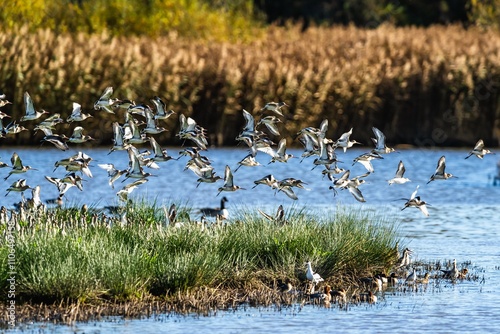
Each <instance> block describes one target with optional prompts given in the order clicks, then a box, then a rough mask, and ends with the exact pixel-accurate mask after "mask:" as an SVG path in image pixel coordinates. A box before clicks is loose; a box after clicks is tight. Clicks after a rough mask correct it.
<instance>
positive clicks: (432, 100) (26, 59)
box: [0, 26, 500, 146]
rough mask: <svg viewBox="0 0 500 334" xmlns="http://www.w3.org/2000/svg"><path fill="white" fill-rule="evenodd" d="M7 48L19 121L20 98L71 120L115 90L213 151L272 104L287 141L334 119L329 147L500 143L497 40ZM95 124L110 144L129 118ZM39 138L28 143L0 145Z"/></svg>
mask: <svg viewBox="0 0 500 334" xmlns="http://www.w3.org/2000/svg"><path fill="white" fill-rule="evenodd" d="M0 42H1V44H2V45H3V48H2V56H1V59H2V61H1V62H0V78H1V82H2V90H3V91H4V92H5V93H6V94H7V97H8V98H9V100H10V101H12V102H13V105H12V106H10V105H9V106H6V107H4V111H5V112H7V113H9V114H11V115H12V116H13V118H14V119H19V118H20V116H21V114H22V113H23V108H24V106H23V103H22V95H23V93H24V91H29V92H30V94H31V95H32V97H33V98H34V101H35V104H36V105H37V106H38V107H39V108H43V109H46V110H48V111H50V112H53V113H55V112H59V113H61V115H62V117H63V118H64V117H67V116H68V115H69V114H70V112H71V105H72V102H73V101H74V102H78V103H80V104H82V106H83V108H84V110H86V111H90V110H91V109H92V106H93V103H94V102H95V100H96V99H97V98H98V97H99V96H100V94H101V92H102V90H103V89H104V88H105V87H107V86H113V87H114V88H115V96H116V97H119V98H127V99H132V100H135V101H136V102H138V103H149V99H150V98H152V97H153V96H155V95H159V96H161V97H162V98H164V99H165V100H166V102H167V104H168V108H169V109H173V110H175V111H176V112H177V113H184V114H186V115H190V116H192V117H194V118H195V119H196V120H197V122H198V124H200V125H202V126H204V127H206V128H207V130H208V133H209V135H210V141H211V144H214V145H233V144H235V142H234V138H235V137H236V135H237V133H238V132H239V131H240V130H241V127H242V126H243V123H244V120H243V117H242V116H241V109H243V108H245V109H246V110H249V111H254V112H255V111H257V110H258V109H260V108H261V107H262V106H263V105H264V104H265V103H266V102H269V101H271V100H274V101H277V100H280V101H285V102H287V104H288V105H290V107H289V108H288V109H287V110H286V112H287V114H288V117H289V118H288V120H289V121H288V122H287V123H286V131H283V134H284V135H285V136H288V137H291V136H292V135H293V134H294V133H296V132H297V131H298V130H299V129H301V128H303V127H305V126H319V124H320V123H321V121H322V120H323V119H325V118H328V119H329V121H330V123H329V124H330V126H329V133H328V134H327V135H328V136H329V137H332V138H334V137H338V136H339V135H340V134H341V133H342V132H343V131H345V130H348V129H349V128H350V127H355V128H356V129H360V130H362V131H360V132H359V133H358V134H357V136H356V139H358V140H359V141H362V142H364V143H365V144H369V142H370V139H369V137H370V136H371V132H370V128H371V127H372V126H376V127H378V128H379V129H381V130H382V131H383V132H384V133H385V134H386V135H387V137H388V141H390V142H391V143H407V144H412V145H417V146H430V145H446V144H448V145H453V144H465V143H468V144H473V143H475V142H476V141H477V138H483V139H484V140H485V142H486V143H487V145H488V146H492V145H496V144H497V142H496V141H497V140H498V139H499V138H500V129H499V128H500V123H499V122H500V114H499V113H500V112H499V110H500V109H499V108H498V100H499V97H500V35H499V34H498V32H493V31H486V32H485V31H480V30H476V29H469V30H465V29H463V28H461V27H459V26H447V27H443V26H434V27H430V28H412V27H408V28H394V27H391V26H381V27H379V28H377V29H373V30H366V29H359V28H355V27H334V28H311V29H309V30H307V31H306V32H303V33H302V32H300V31H299V29H298V28H289V29H287V30H283V29H278V28H274V29H270V30H269V32H268V34H267V36H266V38H264V39H260V40H257V41H254V42H252V43H250V44H237V43H234V44H229V43H207V42H193V41H185V40H181V39H177V38H174V37H165V38H157V39H151V38H146V37H129V38H124V37H111V36H108V35H106V34H102V35H91V36H87V35H83V34H77V35H56V34H54V33H52V32H50V31H47V30H44V31H38V32H37V33H34V34H32V33H28V30H22V31H19V32H15V33H10V34H7V33H1V34H0ZM8 108H11V109H10V110H9V109H8ZM94 115H95V117H94V118H92V119H90V120H88V121H87V122H86V128H88V134H89V135H91V136H93V137H94V138H97V139H98V140H97V141H96V143H97V144H104V145H107V144H109V143H110V142H111V136H112V132H111V124H112V122H114V121H119V122H123V117H122V115H115V116H113V115H103V114H101V113H98V112H95V113H94ZM30 126H32V127H33V126H34V125H30ZM66 126H67V125H66ZM63 127H64V126H63ZM165 127H166V128H168V129H169V130H170V131H169V132H167V133H164V134H162V135H160V136H159V137H158V139H159V141H160V142H162V143H166V142H167V143H176V139H175V133H176V132H177V130H178V129H177V127H178V124H177V121H176V118H171V119H169V120H168V121H167V123H166V124H165ZM67 131H68V132H69V131H70V130H69V128H68V130H67ZM60 132H64V128H63V130H61V131H60ZM40 136H42V135H40ZM38 140H39V138H38V137H37V136H34V137H33V136H30V135H29V134H28V133H22V134H20V135H18V137H15V138H13V139H9V140H4V141H3V142H4V143H7V144H9V143H25V144H27V143H33V142H38Z"/></svg>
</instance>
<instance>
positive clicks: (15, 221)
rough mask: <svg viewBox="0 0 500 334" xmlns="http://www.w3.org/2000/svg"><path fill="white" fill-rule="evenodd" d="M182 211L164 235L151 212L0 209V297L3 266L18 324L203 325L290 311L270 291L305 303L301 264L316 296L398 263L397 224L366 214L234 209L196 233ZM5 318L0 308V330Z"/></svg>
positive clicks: (147, 208) (161, 215)
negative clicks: (215, 318)
mask: <svg viewBox="0 0 500 334" xmlns="http://www.w3.org/2000/svg"><path fill="white" fill-rule="evenodd" d="M192 211H194V210H191V209H190V208H187V207H182V206H181V207H178V215H177V224H175V226H174V224H168V223H167V222H168V219H167V218H166V210H164V209H163V207H162V206H159V205H156V204H152V205H151V204H145V203H136V204H132V203H129V204H128V205H127V206H126V207H124V208H120V212H119V213H118V214H115V215H111V214H109V213H107V214H106V213H105V212H104V211H103V210H97V209H94V208H86V207H85V208H82V209H80V208H58V209H53V210H40V209H29V210H22V211H21V212H19V211H14V210H7V209H5V208H3V209H2V212H1V216H0V220H1V222H0V229H1V230H2V242H1V246H0V261H1V262H2V265H1V266H0V282H1V283H0V290H1V293H2V295H4V296H6V295H7V294H8V292H9V289H10V288H11V286H10V283H9V280H8V279H9V277H10V276H11V270H10V269H9V267H10V264H14V266H15V275H14V276H15V303H16V308H17V311H16V312H17V313H16V320H17V321H18V322H19V321H46V320H52V321H62V322H70V321H75V320H88V319H91V318H99V317H100V316H103V315H126V316H141V315H149V314H151V313H153V312H170V311H173V312H192V311H194V312H203V313H206V312H210V310H215V309H223V308H229V307H235V306H237V305H239V304H240V303H249V304H250V305H271V304H276V305H282V304H289V303H293V302H296V301H297V298H296V296H295V297H293V298H292V297H291V295H290V296H289V297H286V296H284V294H283V293H282V292H281V290H280V289H279V283H281V282H288V283H290V284H291V286H293V287H295V289H296V290H297V291H304V293H307V292H306V291H307V289H308V283H309V282H308V281H307V278H306V265H305V264H306V262H308V261H310V262H312V264H313V267H314V270H315V271H316V272H318V273H320V275H321V276H322V278H323V279H324V280H325V281H324V282H322V284H323V283H324V284H328V285H329V286H331V287H332V288H334V289H351V290H353V287H356V286H359V280H358V279H359V277H369V276H373V275H375V274H376V273H383V274H387V275H388V274H389V273H390V271H391V270H393V267H394V264H395V262H396V261H397V260H398V255H397V253H398V252H397V245H398V233H397V223H395V222H389V221H388V220H387V219H383V218H380V217H376V216H372V215H370V214H366V213H360V212H354V211H349V210H346V209H338V210H337V211H336V212H335V213H334V214H331V215H328V216H324V217H319V216H317V215H316V214H314V213H310V212H306V210H300V209H293V208H292V209H289V211H288V212H287V213H286V215H285V219H284V220H282V221H279V222H275V221H271V220H268V219H266V218H265V217H263V216H262V215H260V214H259V213H258V212H257V211H256V210H255V212H253V211H252V210H250V209H244V210H241V212H239V213H236V214H234V215H233V216H234V217H233V218H232V219H231V220H228V221H223V222H215V221H214V222H208V223H207V222H203V223H202V222H197V221H190V220H189V216H190V215H189V213H190V212H192ZM191 216H195V214H191ZM9 228H10V230H9ZM12 228H13V229H12ZM11 232H12V233H11ZM9 235H12V236H11V237H9ZM9 238H10V239H9ZM12 241H13V243H12ZM11 245H13V246H14V248H13V249H14V251H15V261H14V262H12V261H11V262H9V261H10V260H9V252H10V246H11ZM11 257H12V256H11ZM318 290H319V289H318ZM7 307H8V305H6V304H5V302H4V303H2V306H0V309H2V314H3V315H4V316H3V318H4V319H5V317H6V316H8V311H7V309H6V308H7Z"/></svg>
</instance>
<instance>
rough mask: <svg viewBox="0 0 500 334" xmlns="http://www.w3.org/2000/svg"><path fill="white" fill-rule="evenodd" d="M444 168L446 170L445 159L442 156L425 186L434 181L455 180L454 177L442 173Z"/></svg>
mask: <svg viewBox="0 0 500 334" xmlns="http://www.w3.org/2000/svg"><path fill="white" fill-rule="evenodd" d="M445 168H446V159H445V157H444V155H443V156H442V157H441V158H439V160H438V164H437V168H436V171H435V172H434V174H433V175H432V176H431V178H430V179H429V181H428V182H427V184H429V183H431V182H432V181H434V180H447V179H449V178H452V177H454V178H456V176H454V175H452V174H450V173H446V172H445V171H444V169H445Z"/></svg>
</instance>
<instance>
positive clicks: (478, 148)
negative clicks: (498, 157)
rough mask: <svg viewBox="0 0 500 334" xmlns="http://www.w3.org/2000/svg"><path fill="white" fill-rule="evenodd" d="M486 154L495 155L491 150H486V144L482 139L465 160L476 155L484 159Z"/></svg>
mask: <svg viewBox="0 0 500 334" xmlns="http://www.w3.org/2000/svg"><path fill="white" fill-rule="evenodd" d="M486 154H495V153H492V152H491V151H490V150H487V149H485V148H484V142H483V140H482V139H479V140H478V141H477V143H476V146H474V148H473V149H472V151H470V152H469V155H468V156H466V157H465V159H469V158H470V157H471V156H472V155H475V156H476V157H478V158H479V159H482V158H483V157H484V156H485V155H486Z"/></svg>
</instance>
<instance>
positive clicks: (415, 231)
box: [0, 148, 500, 333]
mask: <svg viewBox="0 0 500 334" xmlns="http://www.w3.org/2000/svg"><path fill="white" fill-rule="evenodd" d="M16 150H17V152H18V154H19V155H20V156H21V158H22V160H23V163H24V164H26V165H31V166H33V167H36V168H37V169H38V171H29V172H28V173H26V174H24V175H23V176H22V177H24V178H26V179H27V180H28V184H29V185H31V186H35V185H37V184H38V185H40V186H41V187H42V200H46V199H49V198H55V197H57V190H56V188H55V186H53V185H52V184H50V183H49V182H48V181H46V180H45V179H44V176H45V175H49V176H53V177H62V176H63V175H64V171H63V170H62V168H59V169H58V170H56V171H55V172H53V164H54V162H55V161H56V160H58V159H62V158H66V157H68V156H70V155H71V154H73V153H76V152H70V153H67V152H61V151H57V150H55V149H48V150H40V149H19V148H16ZM107 151H108V150H107V149H92V150H86V151H85V153H87V154H88V155H90V156H91V157H92V158H94V162H93V163H92V165H93V166H92V167H91V169H92V172H93V174H94V177H93V178H92V179H87V181H86V182H85V183H84V191H83V192H80V191H79V190H78V189H76V188H72V189H70V190H69V191H68V193H67V196H66V202H67V203H72V204H75V205H80V204H82V203H94V205H95V206H97V207H100V206H106V205H114V204H116V203H117V202H118V201H117V199H116V196H115V193H116V191H117V190H118V189H120V187H122V186H123V185H124V184H126V183H121V184H120V181H121V180H119V181H118V182H116V187H115V190H113V189H111V188H110V187H109V186H108V184H107V175H106V172H105V171H104V170H101V169H100V168H98V167H97V164H98V163H108V162H113V163H114V164H115V165H116V166H117V167H118V168H121V169H124V168H126V167H127V164H128V160H127V154H126V153H125V152H114V153H112V154H110V155H107ZM178 151H179V148H171V149H169V154H170V155H174V156H176V155H177V152H178ZM289 151H290V153H292V154H294V155H300V154H301V152H300V151H299V150H289ZM12 152H13V150H11V149H9V148H6V149H1V150H0V156H1V157H2V160H3V161H6V160H8V158H9V157H10V155H11V154H12ZM364 152H365V150H363V149H353V150H348V152H347V153H345V154H344V153H343V152H339V154H338V158H339V159H340V160H341V161H343V162H344V163H342V164H339V166H340V167H344V168H348V169H351V176H355V175H360V174H363V173H364V172H365V170H364V167H362V166H361V165H359V164H356V165H354V166H351V165H352V159H353V158H355V157H356V156H358V155H359V154H361V153H364ZM245 154H246V152H245V151H244V150H238V149H210V150H209V151H208V152H206V155H207V156H208V157H209V158H210V159H211V160H212V161H213V166H214V167H215V170H216V172H217V174H218V175H221V176H222V175H223V170H224V166H225V165H226V164H228V165H229V166H230V167H231V168H232V169H234V168H236V166H237V162H238V161H239V160H240V159H241V158H243V157H244V156H245ZM442 155H445V156H446V171H447V172H449V173H452V174H454V175H456V176H458V178H453V179H449V180H446V181H441V180H438V181H434V182H431V183H430V184H426V182H427V181H428V180H429V177H430V176H431V175H432V174H433V173H434V171H435V168H436V164H437V161H438V159H439V157H440V156H442ZM466 155H467V151H466V150H449V149H440V150H419V149H410V150H403V151H401V153H400V154H396V153H392V154H389V155H384V158H385V159H384V160H380V161H374V162H373V165H374V168H375V173H373V174H372V175H370V176H369V177H368V178H367V179H366V181H367V183H366V184H364V185H362V186H361V187H360V189H361V190H362V192H363V195H364V197H365V198H366V200H367V202H366V203H359V202H357V201H356V200H355V199H354V198H353V197H352V196H351V195H350V194H349V193H348V192H347V191H340V192H339V194H338V195H337V196H334V195H333V193H332V191H331V190H329V189H328V187H329V185H330V182H329V181H328V179H327V178H324V179H323V178H322V175H321V168H320V167H318V168H316V169H314V170H312V171H311V168H312V160H311V158H310V159H309V160H305V161H303V162H302V163H300V159H292V160H291V161H290V162H289V163H288V164H282V163H274V164H270V165H267V162H268V161H269V158H268V156H266V155H265V154H262V153H259V155H258V156H257V160H258V161H259V162H261V163H262V164H264V165H265V166H259V167H254V168H247V167H241V168H240V170H239V171H238V172H236V173H235V175H234V181H235V184H237V185H239V186H241V187H244V188H246V190H241V191H237V192H234V193H224V195H225V196H226V197H228V199H229V202H228V203H227V204H228V207H229V209H230V211H231V212H232V213H234V212H235V211H237V210H238V209H241V208H242V207H244V208H247V209H256V208H261V209H262V210H264V211H267V212H270V213H274V212H275V210H276V208H277V206H278V205H279V204H283V205H284V207H285V210H286V209H287V208H290V207H291V206H293V207H297V208H302V207H307V209H308V210H311V211H312V212H315V213H318V212H319V213H321V212H331V211H334V210H335V209H336V208H337V206H338V205H342V206H350V207H353V208H355V209H360V210H369V211H371V212H374V213H376V214H379V215H381V216H384V217H391V218H395V219H398V220H399V221H400V222H401V225H400V234H401V237H403V238H404V241H405V243H408V245H409V246H410V248H412V249H413V250H414V255H413V258H414V259H417V260H424V261H434V260H449V259H454V258H456V259H457V262H458V263H459V264H460V263H463V262H465V261H471V262H472V265H473V266H474V267H475V268H479V269H476V273H477V274H479V275H480V278H481V279H480V280H477V281H463V282H459V283H457V284H451V283H450V282H448V281H442V282H441V283H440V284H439V285H438V286H435V285H433V284H430V285H429V288H428V289H427V291H422V290H419V291H417V292H415V291H407V292H401V291H399V292H386V293H385V294H383V295H379V302H378V303H377V304H376V305H373V306H369V305H359V306H352V307H350V308H349V309H348V310H347V311H342V310H339V309H338V308H336V307H332V308H330V309H325V308H321V307H318V306H312V305H306V306H304V307H302V308H301V307H299V306H298V305H297V306H293V307H290V308H283V309H281V310H276V309H275V308H251V307H242V308H239V309H237V310H232V311H219V312H217V313H216V314H214V315H212V316H209V317H205V316H198V315H188V316H178V315H159V316H157V317H153V318H149V319H142V320H124V319H119V318H111V319H109V321H100V322H89V323H77V324H75V325H74V326H64V325H52V324H27V325H21V326H20V327H19V330H21V329H22V330H23V331H25V332H34V333H52V332H55V333H65V332H69V331H71V332H81V333H112V332H121V333H136V332H138V331H142V332H145V333H149V332H155V333H156V332H169V333H185V332H191V331H195V330H199V331H202V332H203V333H247V332H252V333H253V332H275V333H289V332H299V331H303V330H305V328H307V330H308V332H311V333H316V332H361V331H362V332H366V331H368V332H388V331H397V332H398V333H405V332H423V331H430V332H453V331H465V332H496V331H498V328H500V317H498V314H500V306H499V303H498V301H497V296H498V294H499V293H500V291H499V290H500V288H499V286H500V267H499V265H500V264H499V262H500V261H499V260H500V250H499V248H498V245H500V230H499V229H498V224H500V217H499V212H500V210H499V209H500V203H499V198H500V187H493V186H492V176H493V175H494V174H495V173H496V161H497V158H496V157H495V156H486V157H485V159H484V160H479V159H476V158H475V157H471V158H469V159H467V160H465V159H464V157H465V156H466ZM399 160H403V162H404V163H405V166H406V174H405V176H406V177H408V178H410V179H411V180H412V182H410V183H407V184H404V185H392V186H389V185H388V184H387V182H386V180H388V179H390V178H392V177H393V176H394V173H395V171H396V168H397V164H398V162H399ZM186 161H187V158H181V159H180V160H179V161H175V160H174V161H169V162H166V163H162V164H160V167H161V169H159V170H157V171H151V170H149V171H150V172H152V173H153V174H155V175H157V177H154V178H151V179H150V181H149V182H148V183H146V184H144V185H142V186H140V187H139V188H138V189H136V191H135V192H134V193H132V197H136V198H144V197H146V198H149V199H156V200H157V202H158V203H160V204H169V203H170V202H172V201H174V202H176V203H187V204H189V205H190V206H192V207H193V208H198V207H202V206H216V205H218V203H219V201H220V198H221V197H222V194H221V195H219V196H218V197H216V194H217V188H218V187H219V186H220V185H222V183H221V181H219V182H218V183H216V184H201V185H200V186H199V187H198V188H196V179H197V177H196V176H195V175H194V174H193V173H192V172H190V171H189V170H187V171H183V168H184V165H185V162H186ZM7 173H8V169H3V170H0V177H1V176H6V175H7ZM267 174H273V175H274V176H275V177H276V178H277V179H283V178H285V177H295V178H299V179H302V180H303V181H305V182H306V183H307V188H308V189H309V190H302V189H298V190H297V191H296V194H297V195H298V197H299V200H298V201H293V200H291V199H289V198H288V197H287V196H286V195H285V194H283V193H277V194H274V192H273V191H272V190H271V189H270V188H269V187H265V186H262V185H260V186H258V187H256V188H255V189H251V188H252V186H253V181H254V180H257V179H259V178H262V177H263V176H265V175H267ZM18 178H20V177H19V176H11V177H10V178H9V180H7V182H3V187H5V188H7V187H8V186H9V185H10V184H11V183H12V182H14V181H15V180H17V179H18ZM417 185H420V188H419V191H418V195H420V196H421V197H422V199H423V200H425V201H426V202H428V203H430V204H431V206H430V207H429V213H430V216H429V217H425V216H424V215H423V214H422V213H421V212H420V211H419V210H417V209H415V208H408V209H406V210H404V211H401V210H400V209H401V208H402V207H403V204H404V200H400V198H408V197H409V196H410V195H411V193H412V192H413V191H414V190H415V187H416V186H417ZM27 197H30V195H29V194H28V193H27ZM19 199H20V196H19V195H18V194H15V193H11V194H10V195H9V196H7V197H3V198H2V200H1V201H2V205H12V204H13V203H14V202H15V201H19ZM193 214H194V213H193ZM194 215H196V214H194ZM419 274H423V273H419ZM483 277H484V280H482V278H483Z"/></svg>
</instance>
